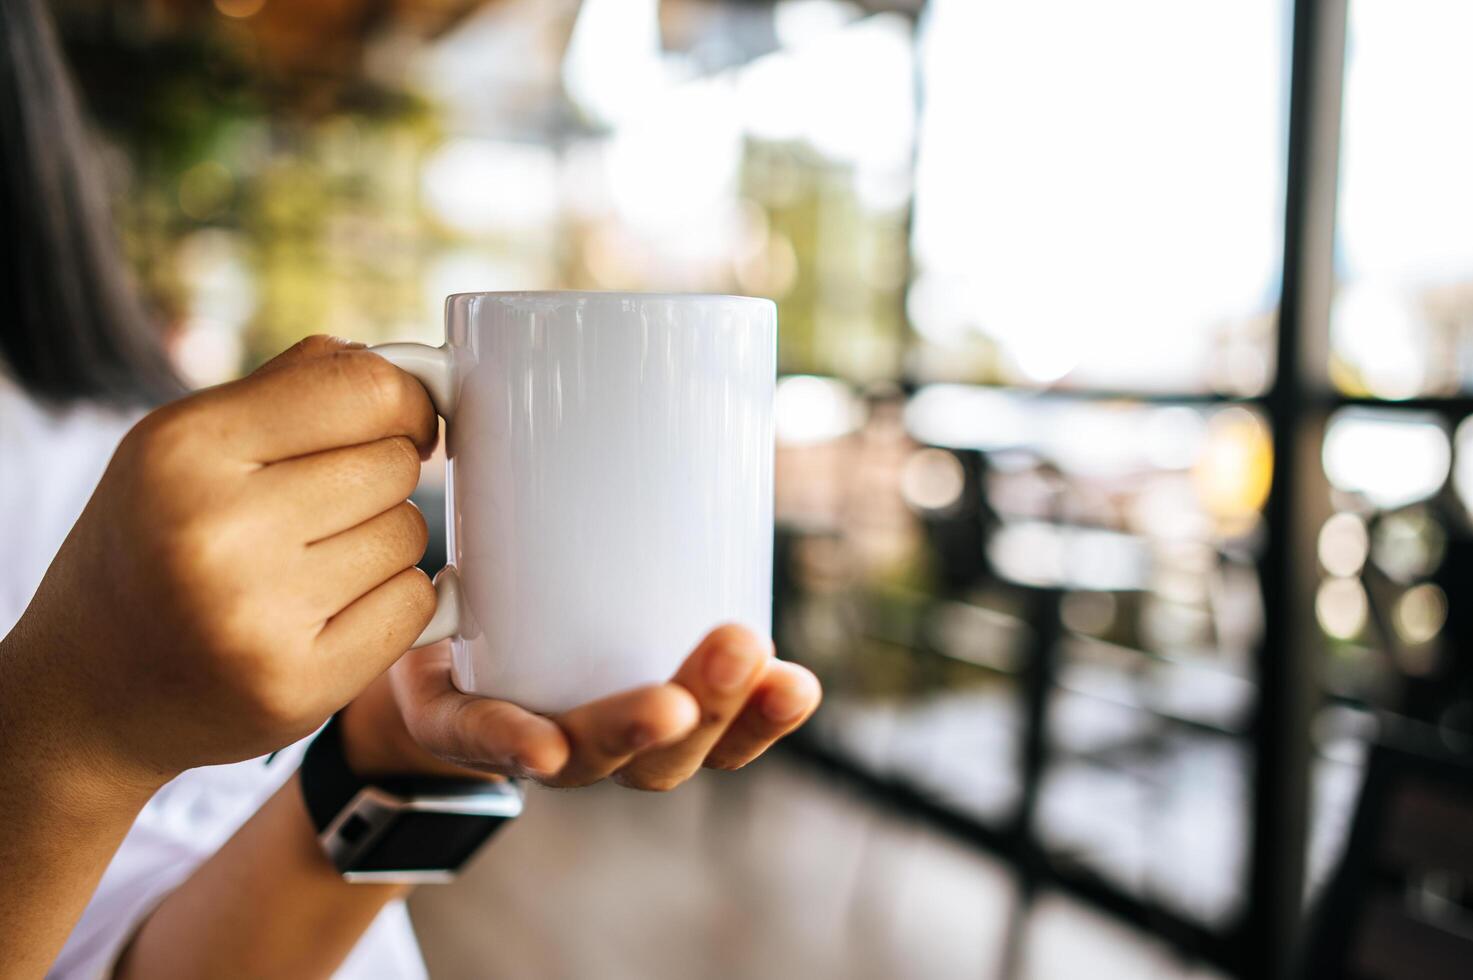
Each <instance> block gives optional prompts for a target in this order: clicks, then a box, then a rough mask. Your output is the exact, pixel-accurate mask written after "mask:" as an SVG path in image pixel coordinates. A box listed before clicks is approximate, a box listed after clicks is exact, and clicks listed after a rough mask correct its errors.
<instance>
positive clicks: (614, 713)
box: [343, 626, 820, 791]
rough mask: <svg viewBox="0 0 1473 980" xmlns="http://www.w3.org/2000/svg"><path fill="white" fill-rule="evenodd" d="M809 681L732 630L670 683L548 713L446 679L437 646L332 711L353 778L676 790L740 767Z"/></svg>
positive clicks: (442, 648)
mask: <svg viewBox="0 0 1473 980" xmlns="http://www.w3.org/2000/svg"><path fill="white" fill-rule="evenodd" d="M819 697H820V690H819V684H818V680H817V679H816V678H815V677H814V676H813V675H812V674H811V673H809V672H808V671H807V670H806V669H805V668H803V667H800V666H799V665H797V664H792V663H786V662H783V661H780V660H777V659H775V658H774V657H773V656H772V654H771V649H770V647H769V646H768V644H767V643H766V642H765V641H763V640H760V639H759V638H758V637H757V636H755V635H754V634H753V633H751V632H750V631H749V630H746V629H743V628H742V627H739V626H723V627H720V628H718V629H716V630H714V631H712V632H711V633H710V634H709V635H707V636H706V637H705V639H703V640H702V641H701V643H700V645H699V646H698V647H697V648H696V650H695V651H694V652H693V653H692V654H691V655H690V656H689V657H687V658H686V660H685V662H684V663H683V664H682V665H681V666H680V668H679V670H677V671H676V673H675V675H674V677H673V678H671V680H670V681H668V682H666V683H663V684H652V685H648V686H645V687H641V688H636V689H634V690H630V691H625V692H621V693H619V694H615V695H611V696H608V697H604V698H600V699H598V700H597V701H593V702H590V703H588V704H584V705H580V706H578V707H576V708H572V709H570V710H568V711H564V712H561V713H559V714H556V715H553V716H551V717H548V716H544V715H538V714H534V713H532V712H530V711H527V710H526V709H524V708H521V707H518V706H517V705H514V704H512V703H510V702H507V701H499V700H494V699H491V698H482V697H477V696H475V695H469V694H462V693H461V692H460V691H458V690H456V689H455V687H454V686H453V685H452V684H451V683H450V650H449V645H448V644H447V643H443V642H442V643H437V644H434V645H432V646H428V647H423V648H421V649H418V650H412V651H410V652H409V653H408V654H407V655H405V656H404V658H403V659H401V660H400V661H399V662H398V663H396V664H395V665H394V667H393V668H392V669H391V670H390V672H389V675H388V677H386V678H385V679H383V680H382V681H380V682H377V683H375V684H374V685H372V686H371V687H370V688H369V689H368V690H367V691H365V692H364V694H363V695H362V696H361V697H360V698H359V699H358V700H356V701H355V702H354V703H353V704H352V705H350V706H349V708H348V710H347V711H346V712H345V713H344V715H343V736H344V742H345V746H346V751H347V753H348V758H349V761H350V764H352V765H353V767H354V769H355V770H356V771H358V772H359V773H361V774H363V775H366V776H373V775H402V774H404V773H410V772H420V773H433V774H441V775H464V774H465V770H471V771H475V772H480V773H487V774H494V775H503V776H525V777H529V778H532V779H536V780H537V781H539V782H541V783H544V784H545V785H549V786H582V785H587V784H588V783H592V782H596V781H598V780H601V779H604V778H607V777H610V776H612V777H613V778H614V780H615V781H616V782H619V783H621V784H623V785H625V786H628V787H631V788H633V789H643V790H653V791H665V790H670V789H673V788H675V787H676V786H678V785H680V784H681V783H682V782H684V781H685V780H686V779H688V778H690V777H691V776H692V775H694V774H695V773H696V772H697V771H698V770H699V769H701V768H702V767H705V768H711V769H739V768H741V767H742V766H744V765H746V764H747V763H749V762H751V761H752V760H753V759H755V758H757V757H758V756H759V755H761V754H762V753H763V752H765V751H766V750H767V748H768V747H769V746H771V745H772V743H773V742H775V741H777V740H778V739H780V738H782V737H783V736H784V735H786V734H788V733H789V732H791V731H793V730H794V729H795V728H797V727H798V726H799V725H801V724H802V723H803V722H804V721H805V720H807V718H808V717H809V715H811V714H812V713H813V711H814V709H815V708H817V706H818V702H819Z"/></svg>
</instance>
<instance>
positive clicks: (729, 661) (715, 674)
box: [706, 648, 756, 691]
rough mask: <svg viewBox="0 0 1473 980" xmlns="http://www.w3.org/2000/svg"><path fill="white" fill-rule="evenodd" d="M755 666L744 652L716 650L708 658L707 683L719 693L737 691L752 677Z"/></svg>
mask: <svg viewBox="0 0 1473 980" xmlns="http://www.w3.org/2000/svg"><path fill="white" fill-rule="evenodd" d="M755 666H756V664H755V663H754V661H753V658H752V656H751V655H750V654H749V653H748V652H746V651H744V650H732V649H727V648H722V649H719V650H716V651H714V652H713V653H712V654H711V656H709V657H707V658H706V683H707V684H709V685H711V687H713V688H715V689H716V690H718V691H735V690H737V689H738V688H739V687H741V686H742V685H743V684H745V683H746V682H747V679H748V678H749V677H751V676H752V670H753V668H754V667H755Z"/></svg>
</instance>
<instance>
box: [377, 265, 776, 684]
mask: <svg viewBox="0 0 1473 980" xmlns="http://www.w3.org/2000/svg"><path fill="white" fill-rule="evenodd" d="M445 336H446V342H445V345H444V346H443V347H428V346H425V345H422V344H385V345H382V346H380V347H377V348H375V351H376V352H377V353H379V354H382V355H383V356H384V357H386V358H387V359H389V360H390V361H392V362H393V363H395V364H397V365H399V366H400V367H402V368H403V369H405V370H406V371H408V372H410V373H411V374H413V375H414V376H415V377H416V378H418V379H419V380H420V382H421V383H422V384H424V386H425V389H426V390H427V391H428V392H429V393H430V396H431V398H432V400H433V401H434V403H435V407H436V409H437V410H438V411H439V413H440V414H441V415H442V416H444V418H445V420H446V452H447V456H448V462H447V463H446V501H445V506H446V518H447V519H446V526H447V529H448V540H447V553H448V556H449V564H448V565H447V566H446V568H445V569H444V570H443V571H441V573H440V574H439V575H438V576H436V579H435V589H436V592H437V594H438V596H439V606H438V608H437V609H436V612H435V618H434V620H433V621H432V622H431V623H430V625H429V626H428V627H427V628H426V629H425V632H424V634H423V635H422V636H421V637H420V638H419V640H418V641H417V644H416V645H424V644H427V643H431V642H434V641H437V640H441V639H444V638H446V637H451V638H452V639H453V645H454V651H455V656H454V671H453V674H454V679H455V683H456V686H458V687H459V688H460V689H461V690H463V691H466V692H468V693H472V694H480V695H485V696H487V697H495V698H501V699H504V700H509V701H514V702H516V703H517V704H520V705H522V706H524V707H526V708H529V709H532V710H534V711H542V712H555V711H561V710H564V709H567V708H570V707H573V706H574V705H576V704H581V703H583V702H585V701H589V700H592V699H595V698H598V697H602V696H604V695H607V694H612V693H614V692H616V691H620V690H624V689H626V688H630V687H635V686H638V685H641V684H650V683H655V682H658V681H663V680H666V679H668V678H669V676H670V675H671V674H672V673H673V672H674V670H675V669H676V667H678V666H679V664H680V662H681V661H682V660H683V659H684V658H685V657H686V655H687V654H688V653H689V652H690V651H691V650H692V649H693V648H694V646H695V644H696V643H697V642H698V641H699V640H700V638H701V637H702V636H703V635H704V634H705V633H706V632H707V631H708V630H710V629H711V628H713V627H715V626H717V625H719V624H721V623H726V622H735V623H740V624H742V625H744V626H747V627H749V628H750V629H752V630H755V631H757V632H758V634H759V635H762V636H766V635H767V634H768V633H769V632H770V631H771V628H772V456H773V438H772V394H773V385H774V379H775V369H776V361H775V358H776V342H777V311H776V308H775V307H774V306H773V304H772V303H771V302H770V301H768V300H761V299H750V298H746V297H740V296H696V295H670V294H640V293H580V292H556V293H536V292H525V293H460V294H457V295H454V296H451V297H449V298H448V299H447V300H446V301H445Z"/></svg>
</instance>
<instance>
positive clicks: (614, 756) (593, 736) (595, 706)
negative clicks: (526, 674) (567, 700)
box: [550, 684, 700, 786]
mask: <svg viewBox="0 0 1473 980" xmlns="http://www.w3.org/2000/svg"><path fill="white" fill-rule="evenodd" d="M553 720H554V721H556V722H557V723H558V725H560V726H561V727H562V730H563V732H564V734H566V735H567V737H568V743H569V745H570V746H571V748H572V755H571V757H570V758H569V759H568V764H567V765H566V766H565V767H564V768H563V769H562V771H561V772H559V773H558V774H557V775H556V776H555V777H553V779H552V780H551V781H550V784H551V785H553V786H586V785H588V784H589V783H596V782H598V781H599V780H600V779H604V778H606V777H607V776H609V775H610V774H612V773H613V772H614V771H615V770H617V769H619V768H620V767H621V766H623V765H624V764H625V763H627V762H628V761H629V759H630V758H631V757H632V756H633V755H634V754H635V753H636V752H639V751H641V750H646V749H653V748H658V747H660V746H662V745H668V744H669V743H671V742H675V741H679V740H680V739H682V738H684V737H685V736H686V735H688V734H689V733H690V731H691V730H692V729H694V728H695V727H696V724H697V723H698V722H699V720H700V707H699V706H698V705H697V704H696V701H695V698H693V697H691V695H690V692H689V691H687V690H686V689H685V688H683V687H681V686H680V685H678V684H657V685H653V686H651V687H641V688H638V689H636V690H633V691H626V692H624V693H623V694H616V695H614V696H613V697H608V698H604V699H603V700H601V701H595V702H593V703H592V704H586V705H583V706H582V707H578V708H574V709H573V710H572V711H568V712H565V713H564V714H561V715H559V716H557V717H556V718H554V719H553Z"/></svg>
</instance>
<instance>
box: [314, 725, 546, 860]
mask: <svg viewBox="0 0 1473 980" xmlns="http://www.w3.org/2000/svg"><path fill="white" fill-rule="evenodd" d="M300 782H301V784H302V797H303V799H304V800H305V801H306V803H307V812H308V813H309V814H310V815H311V817H312V824H313V826H314V827H316V829H317V839H318V841H320V842H321V844H322V849H323V851H324V852H326V854H327V856H328V859H329V860H331V861H332V863H333V865H334V866H335V867H336V868H337V869H338V871H339V872H341V873H342V875H343V877H344V878H346V879H347V880H348V881H365V882H369V881H372V882H399V883H405V884H434V883H438V882H447V881H450V880H452V879H453V878H454V877H455V874H456V872H457V871H459V870H460V868H461V867H462V866H463V865H465V863H466V862H468V861H469V860H470V859H471V857H472V856H473V855H474V854H475V853H476V851H477V850H479V849H480V847H481V845H482V844H484V843H486V841H487V840H489V839H490V838H491V835H492V834H494V833H496V831H497V830H499V829H500V828H501V826H502V825H503V824H505V823H506V822H507V821H509V820H512V819H513V818H515V817H516V816H517V815H518V814H520V813H521V812H522V789H521V787H520V786H519V785H518V784H517V783H516V782H515V781H514V780H506V781H504V782H484V781H481V780H474V779H436V778H430V777H419V776H416V777H402V778H392V779H375V780H374V781H373V782H371V783H370V782H365V781H364V780H362V779H360V778H358V777H357V776H356V775H354V774H353V771H352V770H351V769H349V768H348V761H347V759H346V758H345V757H344V755H343V740H342V732H341V730H340V729H339V727H338V719H337V716H336V715H334V716H333V718H332V719H331V720H329V721H328V723H327V724H326V725H325V726H324V727H323V729H322V731H320V732H318V734H317V737H316V738H315V739H313V740H312V744H311V745H309V746H307V754H306V755H305V756H304V757H303V759H302V768H301V772H300Z"/></svg>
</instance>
